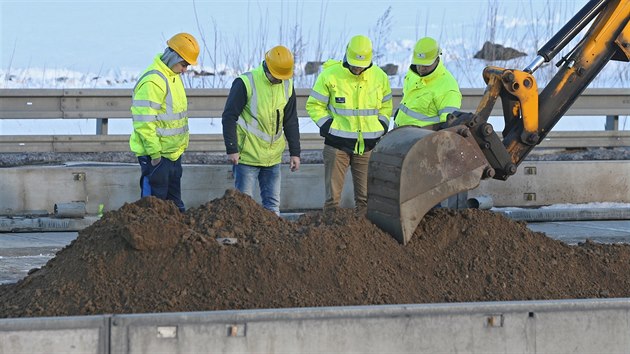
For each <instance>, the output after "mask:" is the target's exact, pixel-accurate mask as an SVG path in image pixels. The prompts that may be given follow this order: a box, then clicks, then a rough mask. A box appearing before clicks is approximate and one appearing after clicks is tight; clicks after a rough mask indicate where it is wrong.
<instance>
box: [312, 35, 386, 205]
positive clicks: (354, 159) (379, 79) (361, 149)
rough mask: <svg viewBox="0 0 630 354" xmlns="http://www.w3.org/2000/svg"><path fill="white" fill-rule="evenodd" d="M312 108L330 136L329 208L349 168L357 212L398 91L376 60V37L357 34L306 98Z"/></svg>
mask: <svg viewBox="0 0 630 354" xmlns="http://www.w3.org/2000/svg"><path fill="white" fill-rule="evenodd" d="M306 111H307V112H308V114H309V116H310V117H311V119H312V120H313V121H314V122H315V124H317V126H318V127H319V132H320V135H321V136H323V137H324V138H325V140H324V151H323V155H324V170H325V171H324V184H325V188H326V200H325V203H324V209H328V208H333V207H338V206H339V200H340V199H341V192H342V189H343V183H344V180H345V176H346V171H347V170H348V166H350V168H351V171H352V181H353V186H354V202H355V207H356V210H357V211H358V212H360V213H364V212H365V211H366V209H367V172H368V161H369V160H370V154H371V150H372V149H373V148H374V146H376V143H377V142H378V141H379V140H380V138H381V137H382V136H383V135H384V134H385V133H386V132H387V130H388V128H389V120H390V117H391V115H392V90H391V88H390V84H389V79H388V78H387V74H385V72H384V71H383V70H382V69H381V68H379V67H378V66H377V65H374V64H373V63H372V41H371V40H370V39H369V38H368V37H366V36H363V35H358V36H354V37H352V39H350V42H349V43H348V45H347V47H346V54H345V57H344V59H343V60H342V61H338V60H329V61H327V62H326V63H324V69H323V71H322V72H321V73H320V74H319V76H318V77H317V80H316V82H315V84H314V86H313V89H312V91H311V94H310V96H309V98H308V100H307V101H306Z"/></svg>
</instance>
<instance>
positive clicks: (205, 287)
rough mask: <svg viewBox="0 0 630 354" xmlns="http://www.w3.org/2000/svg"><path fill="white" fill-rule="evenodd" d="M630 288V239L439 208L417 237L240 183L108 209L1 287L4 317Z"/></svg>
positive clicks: (559, 295) (627, 292) (619, 293)
mask: <svg viewBox="0 0 630 354" xmlns="http://www.w3.org/2000/svg"><path fill="white" fill-rule="evenodd" d="M217 239H218V240H219V241H217ZM234 240H236V243H233V242H231V241H234ZM628 296H630V245H626V244H614V245H603V244H596V243H593V242H590V241H587V242H585V243H581V244H578V245H576V246H569V245H567V244H565V243H562V242H560V241H557V240H553V239H551V238H548V237H547V236H545V235H544V234H542V233H537V232H533V231H531V230H529V229H528V228H527V227H526V224H525V223H524V222H518V221H514V220H511V219H508V218H506V217H505V216H503V215H501V214H497V213H493V212H490V211H482V210H476V209H466V210H450V209H437V210H433V211H431V212H429V213H428V214H427V215H426V216H425V217H424V219H423V220H422V222H421V223H420V225H419V226H418V228H417V230H416V231H415V233H414V235H413V238H412V239H411V241H410V243H409V244H407V245H406V246H403V245H400V244H398V243H397V242H396V241H395V240H394V238H393V237H391V236H390V235H388V234H386V233H384V232H383V231H381V230H380V229H379V228H378V227H376V226H375V225H373V224H372V223H371V222H370V221H369V220H368V219H366V218H365V217H364V216H362V215H357V214H355V213H354V212H353V211H352V210H349V209H337V210H333V211H329V212H321V211H317V212H309V213H306V214H304V215H303V216H301V217H300V218H299V220H297V221H288V220H285V219H282V218H279V217H277V216H276V215H275V214H274V213H272V212H269V211H267V210H265V209H263V208H262V207H261V206H260V205H258V204H257V203H256V202H255V201H254V200H253V199H251V198H249V197H248V196H246V195H244V194H241V193H240V192H238V191H235V190H228V191H227V192H226V194H225V195H224V196H223V197H222V198H218V199H215V200H213V201H211V202H208V203H206V204H205V205H202V206H200V207H198V208H192V209H189V210H188V211H186V212H185V213H180V212H179V211H178V210H177V208H176V207H175V205H174V204H172V203H171V202H166V201H162V200H159V199H156V198H153V197H147V198H143V199H141V200H139V201H137V202H135V203H128V204H125V205H124V206H123V207H121V208H120V209H118V210H115V211H110V212H107V213H105V215H104V216H103V217H102V218H101V219H100V220H98V221H97V222H95V223H94V224H92V225H91V226H90V227H88V228H86V229H84V230H83V231H81V232H80V233H79V236H78V237H77V238H76V239H75V240H74V241H73V242H72V243H71V244H70V245H68V246H66V247H65V248H64V249H62V250H60V251H59V252H58V253H57V255H56V256H55V257H54V258H53V259H51V260H50V261H49V262H48V263H47V264H46V265H45V266H43V267H42V268H40V269H36V270H33V271H31V272H30V273H29V275H28V276H27V277H25V278H24V279H22V280H21V281H19V282H18V283H15V284H7V285H2V286H0V318H4V317H33V316H71V315H92V314H112V313H114V314H115V313H150V312H182V311H212V310H227V309H255V308H288V307H318V306H349V305H377V304H405V303H441V302H470V301H504V300H534V299H571V298H608V297H628Z"/></svg>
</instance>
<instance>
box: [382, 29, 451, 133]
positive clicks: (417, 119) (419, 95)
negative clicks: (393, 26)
mask: <svg viewBox="0 0 630 354" xmlns="http://www.w3.org/2000/svg"><path fill="white" fill-rule="evenodd" d="M440 54H441V50H440V47H439V45H438V43H437V41H436V40H435V39H433V38H431V37H424V38H421V39H420V40H418V42H417V43H416V46H415V48H414V51H413V57H412V58H411V66H410V67H409V71H408V72H407V74H406V75H405V82H404V84H403V98H402V100H401V102H400V106H399V107H398V110H397V111H396V114H395V117H394V124H395V125H396V126H397V127H400V126H405V125H415V126H418V127H421V128H424V129H431V130H438V129H440V127H441V125H442V124H441V123H444V122H446V118H447V117H448V115H449V113H453V112H454V111H456V110H459V109H460V108H461V105H462V94H461V93H460V91H459V85H458V84H457V81H456V80H455V78H454V77H453V75H452V74H451V73H450V72H449V71H448V70H447V69H446V67H445V66H444V63H442V60H440Z"/></svg>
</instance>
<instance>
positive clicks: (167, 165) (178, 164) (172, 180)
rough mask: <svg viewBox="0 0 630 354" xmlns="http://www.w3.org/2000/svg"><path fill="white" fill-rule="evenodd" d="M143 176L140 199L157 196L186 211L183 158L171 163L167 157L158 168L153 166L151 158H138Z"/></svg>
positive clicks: (141, 178)
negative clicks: (183, 189) (183, 191)
mask: <svg viewBox="0 0 630 354" xmlns="http://www.w3.org/2000/svg"><path fill="white" fill-rule="evenodd" d="M138 162H139V163H140V169H141V171H142V175H141V176H140V197H146V196H150V195H152V196H155V197H157V198H160V199H164V200H172V201H173V202H175V205H177V207H178V208H179V210H180V211H182V212H183V211H184V210H185V208H184V202H183V201H182V186H181V181H182V173H183V169H182V157H181V156H180V157H179V158H178V159H177V160H175V161H171V160H169V159H167V158H165V157H162V160H161V161H160V163H159V164H157V165H156V166H153V165H151V157H150V156H138Z"/></svg>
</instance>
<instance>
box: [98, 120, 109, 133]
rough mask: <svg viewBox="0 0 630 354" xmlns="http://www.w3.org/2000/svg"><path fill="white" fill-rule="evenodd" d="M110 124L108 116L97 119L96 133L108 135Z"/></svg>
mask: <svg viewBox="0 0 630 354" xmlns="http://www.w3.org/2000/svg"><path fill="white" fill-rule="evenodd" d="M108 124H109V119H108V118H97V119H96V135H107V126H108Z"/></svg>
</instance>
